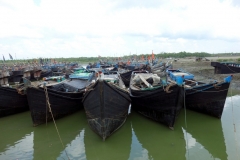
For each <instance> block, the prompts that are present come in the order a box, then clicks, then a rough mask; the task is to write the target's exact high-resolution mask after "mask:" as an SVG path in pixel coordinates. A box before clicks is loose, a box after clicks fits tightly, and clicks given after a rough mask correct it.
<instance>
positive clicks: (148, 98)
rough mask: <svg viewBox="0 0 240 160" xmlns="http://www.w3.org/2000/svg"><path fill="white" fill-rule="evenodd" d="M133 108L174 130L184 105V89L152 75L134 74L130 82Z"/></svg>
mask: <svg viewBox="0 0 240 160" xmlns="http://www.w3.org/2000/svg"><path fill="white" fill-rule="evenodd" d="M129 89H130V97H131V99H132V107H133V109H134V110H136V111H137V112H138V113H140V114H142V115H143V116H145V117H147V118H150V119H152V120H154V121H157V122H159V123H162V124H164V125H166V126H168V127H169V128H170V129H173V128H174V124H175V121H176V119H177V116H178V114H179V112H180V110H181V108H182V104H183V95H184V93H183V87H182V86H181V85H177V84H175V83H168V82H167V83H166V81H164V80H161V79H160V77H159V76H157V75H155V74H152V73H134V72H133V74H132V77H131V81H130V87H129Z"/></svg>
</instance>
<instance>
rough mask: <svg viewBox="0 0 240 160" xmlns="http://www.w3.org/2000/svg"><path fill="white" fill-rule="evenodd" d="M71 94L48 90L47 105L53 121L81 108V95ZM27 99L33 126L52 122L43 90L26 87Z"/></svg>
mask: <svg viewBox="0 0 240 160" xmlns="http://www.w3.org/2000/svg"><path fill="white" fill-rule="evenodd" d="M71 94H72V93H58V92H57V91H51V90H50V89H48V97H49V103H50V106H51V111H52V114H53V117H54V119H59V118H62V117H64V116H67V115H69V114H72V113H75V112H76V111H78V110H80V109H81V108H83V105H82V97H83V93H77V94H76V95H74V96H72V95H71ZM73 97H74V98H73ZM27 98H28V104H29V108H30V111H31V117H32V121H33V126H37V125H40V124H43V123H46V121H52V120H53V119H52V115H51V113H50V112H49V107H48V105H47V102H46V95H45V91H44V90H43V89H38V88H34V87H28V88H27Z"/></svg>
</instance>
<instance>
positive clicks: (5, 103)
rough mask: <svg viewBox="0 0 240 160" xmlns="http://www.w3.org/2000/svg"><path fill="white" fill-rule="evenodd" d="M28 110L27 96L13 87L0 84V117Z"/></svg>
mask: <svg viewBox="0 0 240 160" xmlns="http://www.w3.org/2000/svg"><path fill="white" fill-rule="evenodd" d="M27 110H29V107H28V101H27V96H26V95H22V94H19V93H18V91H17V90H16V89H15V88H10V87H1V86H0V117H4V116H8V115H12V114H16V113H20V112H24V111H27Z"/></svg>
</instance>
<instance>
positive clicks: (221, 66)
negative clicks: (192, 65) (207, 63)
mask: <svg viewBox="0 0 240 160" xmlns="http://www.w3.org/2000/svg"><path fill="white" fill-rule="evenodd" d="M211 66H213V67H214V68H215V69H214V74H230V73H231V74H232V73H240V64H237V63H230V62H221V63H220V62H211Z"/></svg>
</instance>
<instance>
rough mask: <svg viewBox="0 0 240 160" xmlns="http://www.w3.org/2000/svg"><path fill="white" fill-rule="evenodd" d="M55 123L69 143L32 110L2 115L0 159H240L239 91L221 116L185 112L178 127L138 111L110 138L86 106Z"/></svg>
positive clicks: (179, 119) (231, 98)
mask: <svg viewBox="0 0 240 160" xmlns="http://www.w3.org/2000/svg"><path fill="white" fill-rule="evenodd" d="M56 123H57V127H58V130H59V133H60V135H61V139H62V141H63V143H64V147H63V146H62V144H61V142H60V140H59V138H58V135H57V132H56V129H55V127H54V124H53V123H52V122H49V123H48V124H47V125H40V126H37V127H32V122H31V118H30V112H24V113H21V114H17V115H13V116H9V117H4V118H1V119H0V128H1V131H0V160H13V159H19V160H20V159H24V160H27V159H34V160H38V159H39V160H45V159H46V160H51V159H58V160H63V159H66V160H67V159H71V160H72V159H89V160H113V159H114V160H118V159H119V160H125V159H126V160H127V159H130V160H132V159H136V160H141V159H143V160H145V159H154V160H159V159H178V160H181V159H182V160H185V159H187V160H203V159H204V160H208V159H209V160H211V159H217V160H219V159H221V160H226V159H229V160H238V159H240V96H239V95H235V96H233V97H228V98H227V100H226V103H225V109H224V112H223V115H222V119H221V120H219V119H216V118H213V117H210V116H206V115H203V114H200V113H196V112H193V111H189V110H187V111H186V114H185V111H184V110H182V112H181V114H180V116H179V118H178V119H177V121H176V124H175V130H174V131H172V130H170V129H168V128H167V127H165V126H162V125H161V124H158V123H155V122H153V121H151V120H148V119H146V118H144V117H142V116H141V115H139V114H137V113H135V112H133V113H131V114H130V115H129V117H128V119H127V121H126V123H125V124H124V125H123V127H122V128H120V130H118V131H117V132H116V133H114V134H113V135H112V136H111V137H110V138H108V139H107V140H106V141H105V142H103V141H102V140H101V138H100V137H99V136H98V135H96V134H95V133H94V132H93V131H92V130H90V128H89V127H88V124H87V120H86V116H85V113H84V111H83V110H81V111H79V112H77V113H75V114H73V115H71V116H68V117H65V118H63V119H59V120H57V121H56ZM234 125H235V128H234Z"/></svg>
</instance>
